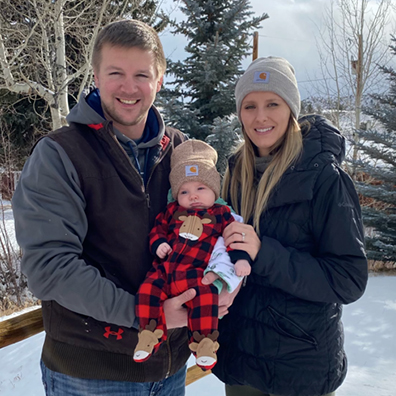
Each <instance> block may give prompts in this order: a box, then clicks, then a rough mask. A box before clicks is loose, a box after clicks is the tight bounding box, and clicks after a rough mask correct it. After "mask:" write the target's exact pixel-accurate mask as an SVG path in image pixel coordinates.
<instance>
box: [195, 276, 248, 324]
mask: <svg viewBox="0 0 396 396" xmlns="http://www.w3.org/2000/svg"><path fill="white" fill-rule="evenodd" d="M216 279H220V280H221V278H220V277H219V275H217V274H215V273H214V272H208V273H207V274H206V275H205V276H204V277H203V278H202V284H203V285H210V284H211V283H213V282H214V281H215V280H216ZM241 286H242V282H240V283H239V285H238V287H237V288H236V289H235V290H234V291H233V292H232V293H228V291H227V287H226V285H224V286H223V289H222V290H221V292H220V294H219V318H222V317H223V316H224V315H227V314H228V308H229V307H231V305H232V303H233V302H234V298H235V297H236V295H237V294H238V292H239V290H240V289H241Z"/></svg>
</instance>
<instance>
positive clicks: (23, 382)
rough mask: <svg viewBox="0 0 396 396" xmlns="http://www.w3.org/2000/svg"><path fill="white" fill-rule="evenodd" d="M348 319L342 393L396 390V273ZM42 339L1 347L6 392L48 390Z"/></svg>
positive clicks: (206, 390) (206, 386) (14, 395)
mask: <svg viewBox="0 0 396 396" xmlns="http://www.w3.org/2000/svg"><path fill="white" fill-rule="evenodd" d="M0 320H1V318H0ZM343 323H344V329H345V350H346V353H347V356H348V361H349V363H348V367H349V369H348V374H347V377H346V379H345V381H344V383H343V384H342V385H341V387H340V388H339V389H338V390H337V396H373V395H375V396H395V394H396V391H395V389H396V370H395V367H396V342H395V337H396V336H395V328H396V276H370V277H369V282H368V286H367V290H366V292H365V294H364V295H363V297H362V298H361V299H360V300H358V301H356V302H355V303H353V304H350V305H346V306H344V313H343ZM43 341H44V333H39V334H37V335H35V336H33V337H30V338H28V339H26V340H24V341H21V342H18V343H16V344H14V345H10V346H8V347H5V348H2V349H0V367H1V370H0V395H1V396H44V390H43V387H42V384H41V377H40V376H41V374H40V368H39V359H40V354H41V348H42V344H43ZM220 348H221V346H220ZM192 364H194V359H193V358H190V360H189V365H192ZM186 396H224V385H223V384H222V383H221V382H220V381H219V380H218V379H217V378H216V377H215V376H214V375H213V374H210V375H209V376H207V377H205V378H203V379H200V380H198V381H196V382H194V383H193V384H191V385H188V386H187V388H186Z"/></svg>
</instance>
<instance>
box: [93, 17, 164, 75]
mask: <svg viewBox="0 0 396 396" xmlns="http://www.w3.org/2000/svg"><path fill="white" fill-rule="evenodd" d="M106 44H109V45H111V46H119V47H124V48H133V47H137V48H140V49H142V50H144V51H151V52H152V53H153V55H154V58H155V66H156V69H157V73H158V75H163V74H164V73H165V70H166V59H165V54H164V50H163V48H162V44H161V41H160V39H159V37H158V34H157V32H156V31H155V30H154V29H153V28H152V27H151V26H149V25H147V24H146V23H144V22H141V21H138V20H136V19H129V20H121V21H116V22H112V23H110V24H108V25H106V26H105V27H104V28H103V29H102V30H101V31H100V32H99V34H98V37H97V38H96V40H95V44H94V48H93V53H92V65H93V67H94V69H96V70H98V69H99V66H100V62H101V52H102V48H103V46H104V45H106Z"/></svg>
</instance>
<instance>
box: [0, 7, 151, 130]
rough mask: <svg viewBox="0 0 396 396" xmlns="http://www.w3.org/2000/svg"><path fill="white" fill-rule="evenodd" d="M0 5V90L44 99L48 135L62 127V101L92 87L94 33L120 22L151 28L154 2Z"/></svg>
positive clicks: (64, 106) (66, 106) (64, 103)
mask: <svg viewBox="0 0 396 396" xmlns="http://www.w3.org/2000/svg"><path fill="white" fill-rule="evenodd" d="M0 4H1V6H0V90H1V89H5V90H8V91H10V92H14V93H18V94H23V95H27V96H30V97H32V98H41V99H44V100H45V102H46V103H47V105H48V108H49V110H50V112H51V119H52V128H53V129H56V128H59V127H61V126H62V125H64V124H65V123H66V121H65V117H66V115H67V114H68V113H69V104H68V96H69V95H70V94H72V93H75V94H76V95H75V96H79V94H80V93H81V90H82V89H83V88H84V87H86V86H87V85H88V84H89V83H91V81H92V77H93V75H92V69H91V56H92V48H93V43H94V41H95V38H96V36H97V34H98V31H99V29H100V28H101V27H102V26H103V25H105V24H107V23H109V22H111V21H114V20H116V19H118V18H121V17H135V18H138V19H141V20H144V21H146V22H149V23H150V24H152V23H151V22H152V20H153V19H154V20H155V19H156V17H155V16H154V17H153V15H156V12H157V9H156V4H157V1H148V0H146V1H141V0H130V1H128V0H122V1H121V0H120V1H117V2H114V1H112V0H101V1H99V0H92V1H85V0H77V1H73V0H19V1H4V0H2V1H1V2H0ZM153 7H154V8H153ZM70 87H73V89H70ZM79 87H81V88H80V91H78V89H79ZM77 92H78V94H77Z"/></svg>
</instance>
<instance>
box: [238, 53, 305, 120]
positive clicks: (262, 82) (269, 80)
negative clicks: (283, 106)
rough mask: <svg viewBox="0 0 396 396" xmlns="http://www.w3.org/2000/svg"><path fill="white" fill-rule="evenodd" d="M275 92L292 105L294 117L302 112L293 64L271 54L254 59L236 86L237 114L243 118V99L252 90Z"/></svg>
mask: <svg viewBox="0 0 396 396" xmlns="http://www.w3.org/2000/svg"><path fill="white" fill-rule="evenodd" d="M258 91H261V92H274V93H276V94H277V95H279V96H280V97H281V98H282V99H283V100H284V101H285V102H286V103H287V104H288V106H289V107H290V110H291V112H292V114H293V115H294V117H295V118H296V119H298V116H299V114H300V101H301V99H300V92H299V90H298V86H297V80H296V76H295V74H294V69H293V66H292V65H291V64H290V63H289V62H288V61H287V60H286V59H283V58H278V57H274V56H269V57H268V58H258V59H256V60H255V61H253V62H252V63H251V64H250V66H249V67H248V68H247V70H246V71H245V73H244V74H243V75H242V76H241V77H240V79H239V80H238V83H237V85H236V87H235V100H236V107H237V114H238V117H239V119H241V107H242V101H243V99H244V98H245V96H246V95H248V94H250V93H251V92H258Z"/></svg>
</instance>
